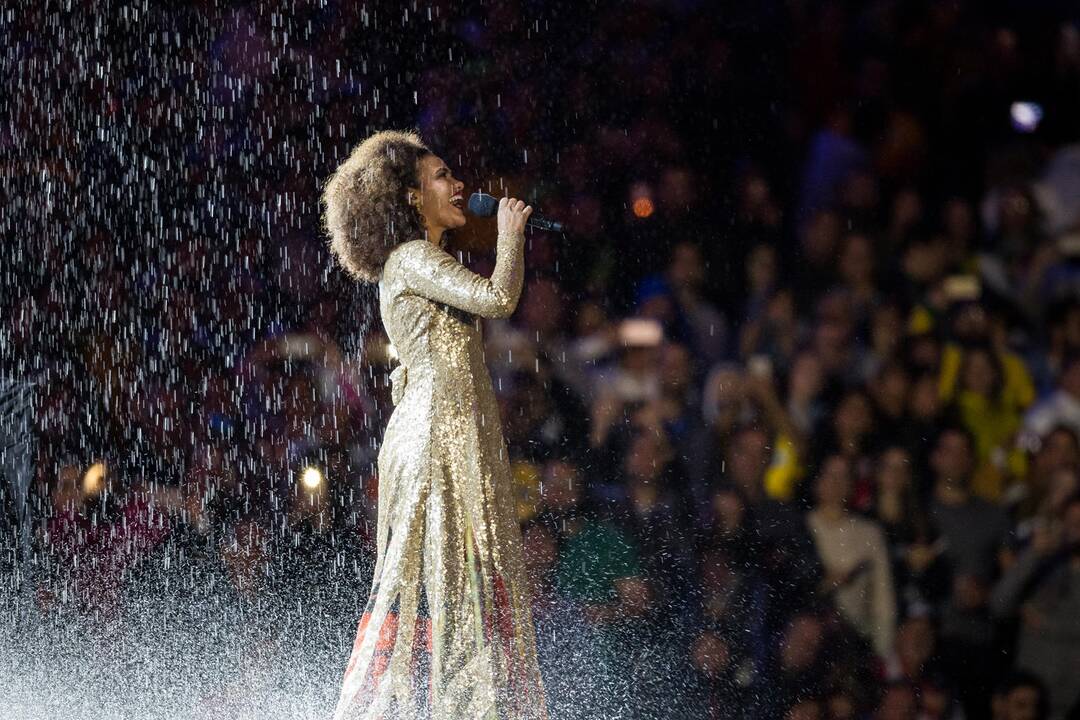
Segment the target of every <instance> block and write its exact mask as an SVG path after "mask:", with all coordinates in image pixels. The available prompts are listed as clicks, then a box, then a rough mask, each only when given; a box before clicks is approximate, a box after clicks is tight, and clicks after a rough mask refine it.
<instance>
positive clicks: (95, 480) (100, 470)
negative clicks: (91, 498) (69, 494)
mask: <svg viewBox="0 0 1080 720" xmlns="http://www.w3.org/2000/svg"><path fill="white" fill-rule="evenodd" d="M103 487H105V463H104V462H101V461H100V460H99V461H98V462H96V463H94V464H93V465H91V466H90V467H88V468H87V469H86V472H85V473H83V478H82V489H83V492H84V493H85V494H87V495H97V494H98V493H100V492H101V489H102V488H103Z"/></svg>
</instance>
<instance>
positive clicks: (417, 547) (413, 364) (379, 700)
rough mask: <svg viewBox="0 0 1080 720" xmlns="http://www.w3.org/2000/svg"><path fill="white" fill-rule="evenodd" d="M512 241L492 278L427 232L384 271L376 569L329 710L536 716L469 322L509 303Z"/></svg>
mask: <svg viewBox="0 0 1080 720" xmlns="http://www.w3.org/2000/svg"><path fill="white" fill-rule="evenodd" d="M523 245H524V237H523V236H522V235H521V234H516V235H511V234H500V236H499V238H498V241H497V250H496V262H495V270H494V272H493V273H492V276H491V278H490V279H489V278H485V277H482V276H480V275H477V274H475V273H473V272H472V271H470V270H469V269H468V268H466V267H464V266H463V265H462V264H461V263H459V262H458V261H457V260H456V259H455V258H454V257H453V256H451V255H450V254H448V253H447V252H446V251H444V250H443V249H441V248H440V247H437V246H435V245H434V244H433V243H431V242H429V241H427V240H422V239H421V240H413V241H411V242H406V243H403V244H401V245H399V246H398V247H396V248H394V250H393V251H392V252H391V253H390V257H389V258H388V259H387V261H386V264H385V265H384V266H383V272H382V276H381V277H380V280H379V309H380V313H381V315H382V320H383V325H384V326H385V328H386V332H387V335H388V336H389V338H390V341H391V342H392V343H393V344H394V347H395V348H396V349H397V352H398V357H399V358H400V360H401V364H400V365H399V366H398V368H397V369H395V370H394V372H393V373H392V374H391V381H392V397H393V401H394V404H395V407H394V411H393V413H392V414H391V416H390V420H389V422H388V424H387V427H386V433H385V435H384V437H383V443H382V447H381V448H380V451H379V459H378V468H379V494H378V497H379V509H378V526H377V555H376V563H375V574H374V579H373V583H372V588H371V595H370V597H369V600H368V604H367V608H366V610H365V612H364V615H363V617H362V619H361V621H360V626H359V628H358V630H357V635H356V642H355V644H354V646H353V650H352V654H351V656H350V658H349V663H348V669H347V670H346V672H345V677H344V680H343V684H342V689H341V695H340V698H339V701H338V704H337V709H336V711H335V713H334V720H376V719H380V720H411V719H413V718H426V719H430V720H481V719H483V720H546V718H547V712H546V709H545V700H544V688H543V683H542V680H541V677H540V672H539V669H538V667H537V660H536V636H535V631H534V629H533V624H532V612H531V608H530V605H529V602H530V599H529V591H528V588H527V586H526V574H525V568H524V565H523V562H522V551H521V530H520V528H519V526H518V523H517V516H516V513H515V502H514V497H513V492H512V486H511V479H510V467H509V463H508V459H507V453H506V443H505V440H504V439H503V434H502V425H501V422H500V419H499V411H498V405H497V404H496V399H495V394H494V391H493V388H492V385H491V376H490V374H489V373H488V369H487V366H486V365H485V364H484V354H483V341H482V337H481V325H480V318H481V317H507V316H509V315H510V314H511V313H512V312H513V311H514V308H515V307H516V305H517V302H518V297H519V296H520V294H521V287H522V281H523V277H524V248H523ZM477 316H479V317H477Z"/></svg>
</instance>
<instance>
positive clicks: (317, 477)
mask: <svg viewBox="0 0 1080 720" xmlns="http://www.w3.org/2000/svg"><path fill="white" fill-rule="evenodd" d="M325 481H326V478H325V477H324V476H323V474H322V470H320V469H319V468H317V467H315V466H314V465H309V466H308V467H306V468H304V471H303V472H302V473H301V474H300V484H301V485H303V486H304V489H305V490H308V491H310V492H314V491H316V490H318V489H319V488H321V487H322V486H323V483H324V482H325Z"/></svg>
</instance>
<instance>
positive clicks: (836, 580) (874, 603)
mask: <svg viewBox="0 0 1080 720" xmlns="http://www.w3.org/2000/svg"><path fill="white" fill-rule="evenodd" d="M814 491H815V497H816V500H817V502H816V505H815V506H814V509H813V510H811V511H810V512H809V513H808V514H807V526H808V527H809V529H810V534H811V536H812V537H813V538H814V545H815V547H816V548H817V552H818V556H819V558H820V559H821V564H822V566H823V567H824V569H825V579H824V580H823V581H822V584H821V585H822V586H821V590H822V592H823V593H825V594H827V595H829V596H830V597H831V598H832V601H833V603H834V605H835V607H836V609H837V611H838V612H839V613H840V615H841V616H843V617H844V618H845V619H846V620H847V621H848V622H849V623H851V625H852V627H853V628H854V629H855V630H856V631H858V632H859V633H860V634H861V635H863V636H864V637H865V638H866V639H867V640H869V641H870V643H871V644H872V645H873V647H874V651H875V652H876V653H877V654H878V656H879V657H887V656H888V655H889V653H890V651H891V650H892V645H893V638H894V637H895V634H896V614H897V613H896V594H895V589H894V587H893V578H892V569H891V568H890V566H889V556H888V551H887V548H886V542H885V534H884V533H883V532H882V530H881V527H880V526H879V525H878V524H877V523H876V522H873V521H872V520H867V519H864V518H860V517H857V516H856V515H854V514H852V513H851V512H850V511H849V510H848V507H847V501H848V496H849V495H850V494H851V467H850V464H849V461H848V459H847V458H846V457H844V456H843V455H830V456H829V457H827V458H826V459H825V461H824V462H823V463H822V465H821V470H820V472H819V473H818V476H817V478H816V479H815V481H814Z"/></svg>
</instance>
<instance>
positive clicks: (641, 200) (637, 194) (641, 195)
mask: <svg viewBox="0 0 1080 720" xmlns="http://www.w3.org/2000/svg"><path fill="white" fill-rule="evenodd" d="M630 209H631V210H632V211H633V213H634V217H637V218H647V217H649V216H650V215H652V214H653V212H654V211H655V210H656V206H655V205H654V204H653V199H652V188H651V187H649V185H648V183H643V182H638V183H634V184H633V185H632V186H631V187H630Z"/></svg>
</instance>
